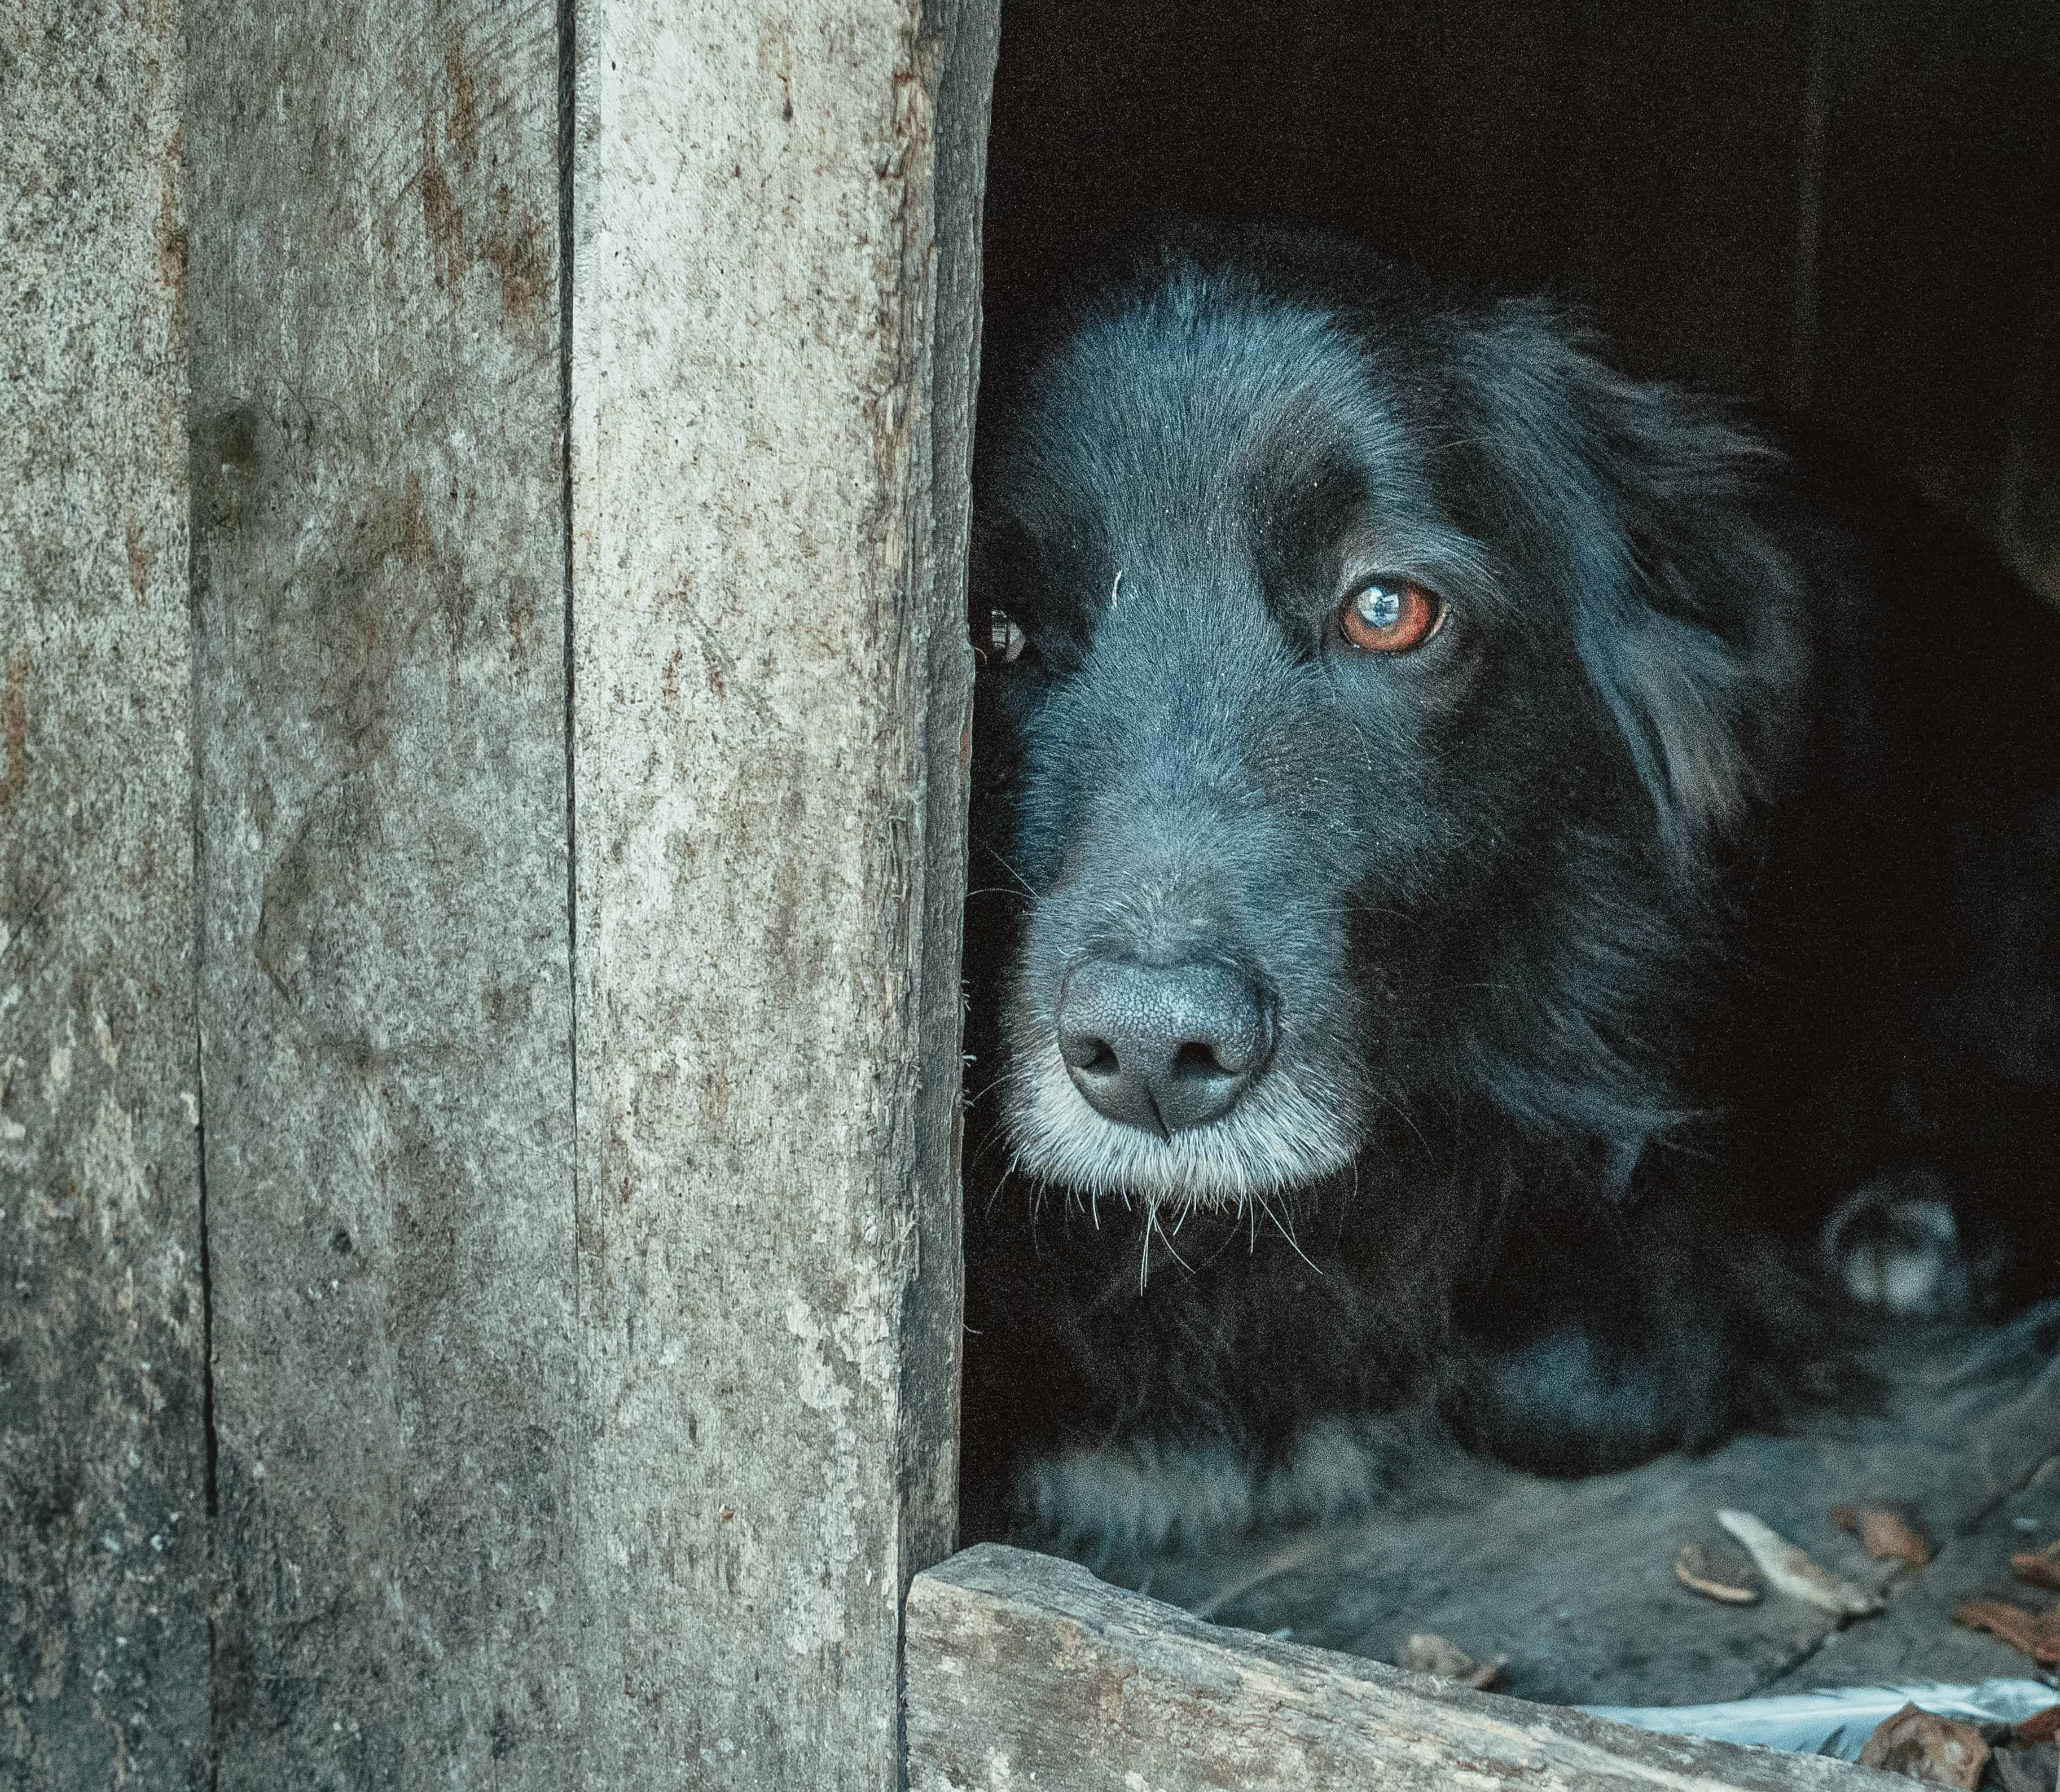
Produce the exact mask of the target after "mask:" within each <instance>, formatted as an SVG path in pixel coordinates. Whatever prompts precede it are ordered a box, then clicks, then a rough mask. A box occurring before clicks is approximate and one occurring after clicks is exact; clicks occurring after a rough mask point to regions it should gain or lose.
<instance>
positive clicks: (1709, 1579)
mask: <svg viewBox="0 0 2060 1792" xmlns="http://www.w3.org/2000/svg"><path fill="white" fill-rule="evenodd" d="M1674 1578H1675V1579H1676V1580H1678V1581H1679V1582H1680V1583H1681V1584H1682V1585H1683V1586H1685V1587H1687V1589H1688V1590H1689V1591H1691V1593H1699V1594H1702V1595H1703V1598H1706V1599H1715V1600H1716V1601H1717V1602H1719V1604H1723V1605H1727V1606H1756V1605H1758V1604H1759V1586H1758V1584H1757V1583H1756V1582H1755V1581H1754V1579H1753V1578H1752V1572H1751V1570H1750V1569H1748V1568H1747V1567H1746V1566H1745V1564H1744V1563H1742V1562H1739V1561H1738V1560H1736V1559H1734V1558H1732V1557H1730V1556H1719V1555H1711V1553H1710V1552H1709V1551H1707V1550H1706V1549H1704V1548H1703V1546H1702V1545H1701V1544H1700V1543H1683V1545H1682V1546H1681V1553H1680V1554H1679V1555H1677V1556H1675V1558H1674Z"/></svg>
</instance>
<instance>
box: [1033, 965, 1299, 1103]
mask: <svg viewBox="0 0 2060 1792" xmlns="http://www.w3.org/2000/svg"><path fill="white" fill-rule="evenodd" d="M1059 1050H1060V1054H1061V1055H1062V1056H1064V1059H1065V1060H1066V1068H1067V1070H1068V1072H1070V1073H1071V1075H1072V1079H1073V1085H1074V1087H1075V1088H1077V1089H1078V1090H1079V1091H1080V1093H1081V1094H1082V1095H1084V1096H1086V1097H1087V1098H1088V1101H1089V1103H1090V1104H1092V1106H1093V1107H1094V1108H1095V1110H1096V1112H1099V1113H1102V1114H1106V1115H1107V1116H1108V1117H1109V1119H1111V1120H1120V1121H1122V1122H1123V1123H1124V1125H1126V1126H1136V1127H1143V1128H1144V1130H1145V1131H1148V1132H1156V1133H1157V1134H1158V1135H1159V1136H1160V1138H1162V1139H1164V1138H1168V1137H1170V1136H1171V1135H1172V1134H1174V1133H1176V1132H1177V1131H1180V1128H1181V1127H1189V1126H1200V1125H1201V1124H1203V1123H1204V1122H1205V1121H1208V1120H1216V1119H1217V1118H1218V1117H1219V1116H1222V1115H1224V1114H1227V1113H1228V1112H1230V1110H1231V1108H1232V1105H1233V1104H1235V1103H1236V1100H1237V1098H1238V1097H1239V1096H1240V1095H1242V1094H1243V1093H1244V1091H1245V1090H1246V1088H1248V1087H1249V1086H1250V1084H1251V1083H1252V1079H1253V1078H1254V1077H1256V1076H1258V1074H1259V1073H1260V1071H1262V1070H1264V1068H1266V1060H1267V1059H1268V1057H1269V1056H1271V1055H1272V1050H1273V1023H1272V1017H1271V1016H1270V1015H1269V1014H1268V1012H1267V1005H1266V1001H1265V999H1264V996H1261V994H1260V992H1259V991H1258V990H1257V989H1256V988H1254V987H1253V986H1252V984H1251V983H1250V982H1248V980H1246V979H1245V978H1244V977H1242V976H1240V975H1239V974H1238V973H1237V972H1235V971H1232V970H1231V969H1229V968H1227V967H1225V966H1223V965H1220V964H1128V963H1125V962H1124V961H1122V960H1117V959H1109V958H1090V959H1086V960H1083V961H1082V962H1081V963H1080V964H1076V965H1075V966H1074V967H1073V968H1072V970H1071V971H1070V972H1068V973H1067V976H1066V980H1065V984H1064V987H1063V988H1061V989H1060V992H1059Z"/></svg>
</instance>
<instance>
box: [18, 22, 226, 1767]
mask: <svg viewBox="0 0 2060 1792" xmlns="http://www.w3.org/2000/svg"><path fill="white" fill-rule="evenodd" d="M184 37H185V33H184V23H183V20H182V14H181V11H180V9H179V7H178V5H177V4H176V3H172V0H144V3H142V4H139V5H123V6H116V5H113V4H110V3H106V0H28V3H27V4H26V5H22V6H10V7H9V8H8V9H6V13H5V15H4V17H0V70H4V71H5V72H4V74H0V86H4V91H5V95H6V97H5V99H4V102H0V110H4V113H5V114H6V128H5V129H4V130H0V218H4V222H0V245H4V246H0V317H4V318H5V320H6V321H5V323H4V324H0V391H4V392H5V393H6V394H7V417H6V427H5V429H0V1780H4V1781H5V1782H6V1783H7V1784H9V1785H10V1786H13V1785H21V1786H38V1787H49V1788H52V1789H54V1792H71V1789H74V1788H76V1789H78V1792H85V1789H86V1788H93V1789H94V1792H99V1789H101V1788H104V1787H118V1786H148V1787H157V1786H183V1785H186V1784H187V1783H188V1782H189V1781H190V1778H192V1777H193V1776H194V1775H196V1774H198V1773H199V1772H200V1771H201V1770H202V1766H201V1764H202V1761H203V1758H204V1755H205V1751H206V1742H207V1718H208V1707H207V1629H206V1584H205V1579H206V1556H207V1535H208V1533H207V1518H206V1423H205V1418H204V1408H205V1405H206V1383H205V1374H204V1356H203V1351H204V1336H205V1330H206V1322H205V1307H204V1291H203V1287H202V1260H201V1218H200V1182H199V1167H198V1145H197V1143H196V1139H195V1135H194V1121H195V1118H196V1115H197V1106H196V1103H197V1097H198V1087H199V1084H198V1075H197V1066H196V1062H195V1060H196V1041H195V1034H194V961H193V886H192V864H193V834H192V827H193V820H192V802H191V791H192V757H191V737H190V720H191V697H190V680H189V674H188V649H189V637H190V625H189V622H188V617H187V605H186V559H187V551H186V542H187V537H186V345H185V305H186V235H185V222H186V219H185V206H186V200H185V193H184V188H183V182H182V174H181V170H180V152H179V134H178V133H179V122H180V118H179V108H180V101H181V98H182V85H183V82H184V79H185V48H184Z"/></svg>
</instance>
